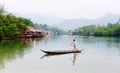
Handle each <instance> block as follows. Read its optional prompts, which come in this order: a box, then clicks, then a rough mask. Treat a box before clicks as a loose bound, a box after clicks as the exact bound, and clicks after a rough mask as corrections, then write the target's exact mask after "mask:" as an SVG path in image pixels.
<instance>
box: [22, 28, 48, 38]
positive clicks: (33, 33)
mask: <svg viewBox="0 0 120 73" xmlns="http://www.w3.org/2000/svg"><path fill="white" fill-rule="evenodd" d="M46 35H47V32H46V31H45V30H36V29H34V27H32V26H27V30H26V31H24V32H22V33H21V36H20V37H22V38H39V37H44V36H46Z"/></svg>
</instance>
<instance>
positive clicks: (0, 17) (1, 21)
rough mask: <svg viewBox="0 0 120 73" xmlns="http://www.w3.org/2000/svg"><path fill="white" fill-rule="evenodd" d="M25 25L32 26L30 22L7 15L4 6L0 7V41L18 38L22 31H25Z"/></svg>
mask: <svg viewBox="0 0 120 73" xmlns="http://www.w3.org/2000/svg"><path fill="white" fill-rule="evenodd" d="M27 25H30V26H33V23H32V21H31V20H29V19H26V18H22V17H16V16H14V15H12V14H7V13H5V10H4V6H2V5H0V39H6V38H11V37H12V38H13V37H18V36H19V35H20V33H21V32H22V31H25V30H27Z"/></svg>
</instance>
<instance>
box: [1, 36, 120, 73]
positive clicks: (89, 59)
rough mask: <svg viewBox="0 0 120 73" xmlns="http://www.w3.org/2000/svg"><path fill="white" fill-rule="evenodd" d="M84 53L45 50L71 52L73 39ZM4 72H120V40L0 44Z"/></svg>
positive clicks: (80, 38)
mask: <svg viewBox="0 0 120 73" xmlns="http://www.w3.org/2000/svg"><path fill="white" fill-rule="evenodd" d="M73 38H75V39H76V42H77V47H78V48H79V49H83V51H82V53H77V54H65V55H49V56H48V55H45V53H43V52H41V51H40V49H45V50H71V49H73V48H72V47H71V42H72V39H73ZM0 73H120V39H119V38H113V37H83V36H69V35H63V36H54V37H47V38H43V39H21V40H16V41H13V40H7V41H5V40H3V41H0Z"/></svg>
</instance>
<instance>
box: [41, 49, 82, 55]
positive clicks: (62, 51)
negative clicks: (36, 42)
mask: <svg viewBox="0 0 120 73" xmlns="http://www.w3.org/2000/svg"><path fill="white" fill-rule="evenodd" d="M41 51H42V52H44V53H47V54H68V53H80V52H81V50H66V51H64V50H59V51H45V50H41Z"/></svg>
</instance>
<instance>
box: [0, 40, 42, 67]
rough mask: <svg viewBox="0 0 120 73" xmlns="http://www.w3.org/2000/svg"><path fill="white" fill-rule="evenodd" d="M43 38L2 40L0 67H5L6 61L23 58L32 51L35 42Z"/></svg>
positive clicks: (0, 43) (0, 44)
mask: <svg viewBox="0 0 120 73" xmlns="http://www.w3.org/2000/svg"><path fill="white" fill-rule="evenodd" d="M42 40H43V39H20V40H2V41H0V69H2V68H4V67H5V64H6V63H9V62H12V61H14V60H16V59H17V58H19V59H21V58H23V57H24V55H25V54H27V53H28V52H30V50H31V47H32V46H33V45H34V44H36V43H37V42H38V41H42Z"/></svg>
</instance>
